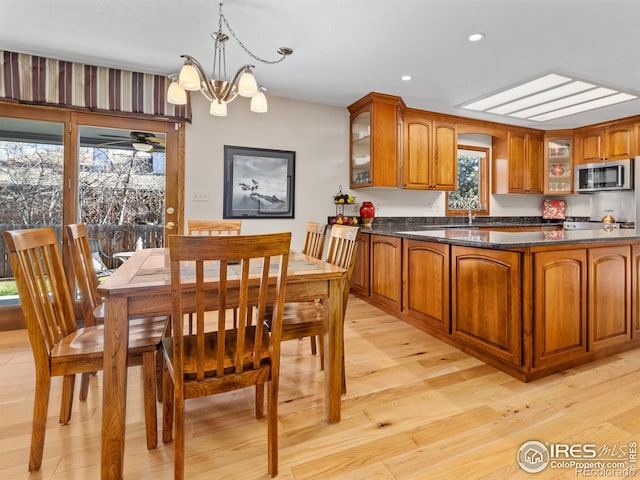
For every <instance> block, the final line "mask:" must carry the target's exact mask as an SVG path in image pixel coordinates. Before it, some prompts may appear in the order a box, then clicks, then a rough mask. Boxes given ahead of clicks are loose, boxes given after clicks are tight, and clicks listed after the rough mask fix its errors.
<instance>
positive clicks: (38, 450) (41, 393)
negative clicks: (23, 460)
mask: <svg viewBox="0 0 640 480" xmlns="http://www.w3.org/2000/svg"><path fill="white" fill-rule="evenodd" d="M50 392H51V377H49V376H48V375H47V376H46V377H44V378H43V377H42V376H40V377H39V376H38V375H36V396H35V400H34V402H33V424H32V426H31V451H30V453H29V471H30V472H34V471H36V470H40V467H41V466H42V453H43V451H44V434H45V432H46V430H47V411H48V410H49V393H50Z"/></svg>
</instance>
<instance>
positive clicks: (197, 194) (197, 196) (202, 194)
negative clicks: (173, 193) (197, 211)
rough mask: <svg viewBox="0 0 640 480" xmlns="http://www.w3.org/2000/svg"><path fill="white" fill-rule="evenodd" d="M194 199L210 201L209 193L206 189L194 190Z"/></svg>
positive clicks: (195, 200) (196, 200)
mask: <svg viewBox="0 0 640 480" xmlns="http://www.w3.org/2000/svg"><path fill="white" fill-rule="evenodd" d="M193 201H194V202H208V201H209V194H208V193H207V192H204V191H196V192H193Z"/></svg>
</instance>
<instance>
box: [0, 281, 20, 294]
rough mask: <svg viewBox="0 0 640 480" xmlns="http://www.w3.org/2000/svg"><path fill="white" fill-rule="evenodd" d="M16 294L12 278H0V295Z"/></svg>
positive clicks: (16, 290)
mask: <svg viewBox="0 0 640 480" xmlns="http://www.w3.org/2000/svg"><path fill="white" fill-rule="evenodd" d="M17 294H18V289H17V288H16V282H15V281H14V280H0V297H6V296H8V295H17Z"/></svg>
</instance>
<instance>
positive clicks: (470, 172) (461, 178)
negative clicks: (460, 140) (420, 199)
mask: <svg viewBox="0 0 640 480" xmlns="http://www.w3.org/2000/svg"><path fill="white" fill-rule="evenodd" d="M446 205H447V215H448V216H457V215H467V214H468V213H469V207H471V210H472V213H473V215H489V148H486V147H477V146H472V145H458V189H457V190H455V191H453V192H447V201H446Z"/></svg>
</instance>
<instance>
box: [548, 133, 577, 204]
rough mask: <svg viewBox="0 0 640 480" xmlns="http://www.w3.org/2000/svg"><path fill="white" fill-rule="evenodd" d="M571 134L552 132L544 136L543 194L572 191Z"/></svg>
mask: <svg viewBox="0 0 640 480" xmlns="http://www.w3.org/2000/svg"><path fill="white" fill-rule="evenodd" d="M572 154H573V135H572V134H571V133H570V132H564V133H561V132H553V133H549V134H548V135H545V137H544V169H543V175H544V176H543V190H544V193H545V194H551V195H554V194H555V195H565V194H569V193H571V192H573V160H572Z"/></svg>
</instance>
